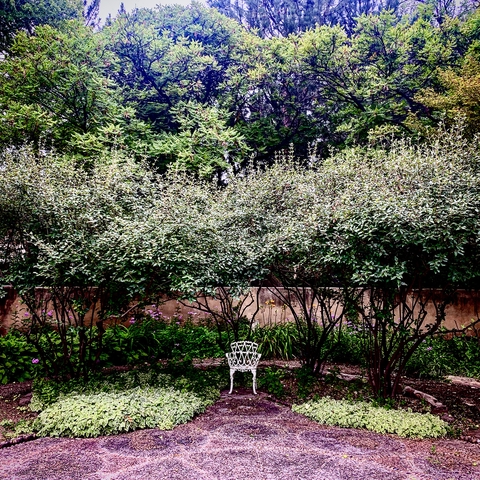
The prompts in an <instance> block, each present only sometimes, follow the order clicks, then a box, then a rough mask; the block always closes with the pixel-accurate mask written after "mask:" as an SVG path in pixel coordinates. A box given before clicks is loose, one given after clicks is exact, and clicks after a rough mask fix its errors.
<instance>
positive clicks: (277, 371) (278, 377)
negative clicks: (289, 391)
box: [258, 367, 286, 398]
mask: <svg viewBox="0 0 480 480" xmlns="http://www.w3.org/2000/svg"><path fill="white" fill-rule="evenodd" d="M285 377H286V374H285V371H284V370H283V369H282V368H274V367H267V368H265V369H262V370H259V375H258V387H259V388H261V389H263V390H266V391H267V392H268V393H270V394H271V395H273V396H275V397H276V398H281V397H283V396H284V395H285V387H284V386H283V384H282V379H284V378H285Z"/></svg>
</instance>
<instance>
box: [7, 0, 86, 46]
mask: <svg viewBox="0 0 480 480" xmlns="http://www.w3.org/2000/svg"><path fill="white" fill-rule="evenodd" d="M82 8H83V2H82V0H1V1H0V52H3V51H5V50H8V48H9V47H10V46H11V43H12V41H13V39H14V37H15V34H16V33H17V32H19V31H27V32H29V33H32V32H33V31H34V30H35V29H36V28H38V27H39V26H41V25H52V26H57V25H59V24H61V23H62V22H64V21H65V20H71V19H78V18H81V16H82Z"/></svg>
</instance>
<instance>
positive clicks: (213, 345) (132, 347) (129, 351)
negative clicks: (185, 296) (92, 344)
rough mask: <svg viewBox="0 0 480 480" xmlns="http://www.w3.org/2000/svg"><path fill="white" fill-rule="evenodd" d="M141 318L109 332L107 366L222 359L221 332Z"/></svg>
mask: <svg viewBox="0 0 480 480" xmlns="http://www.w3.org/2000/svg"><path fill="white" fill-rule="evenodd" d="M177 321H178V323H180V322H179V320H178V317H172V319H171V320H170V321H166V320H157V319H154V318H151V317H150V318H149V317H146V318H143V319H142V318H140V319H138V320H136V321H134V322H135V323H133V324H131V325H130V326H129V327H125V326H123V325H117V326H114V327H111V328H108V329H107V331H106V332H105V335H104V337H103V342H104V349H103V354H102V357H101V358H102V359H103V364H106V365H109V364H112V365H136V364H140V363H142V362H149V363H153V362H155V361H157V360H158V359H180V358H189V359H193V358H212V357H222V356H223V355H224V352H223V350H221V349H220V348H219V346H218V338H217V335H218V334H217V332H215V331H214V330H213V329H211V328H207V327H206V326H202V325H198V326H197V325H194V324H192V323H187V324H185V325H183V326H181V325H179V324H177Z"/></svg>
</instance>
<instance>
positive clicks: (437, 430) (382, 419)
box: [292, 397, 447, 438]
mask: <svg viewBox="0 0 480 480" xmlns="http://www.w3.org/2000/svg"><path fill="white" fill-rule="evenodd" d="M292 409H293V411H294V412H297V413H301V414H303V415H306V416H307V417H309V418H311V419H313V420H315V421H317V422H319V423H322V424H324V425H335V426H339V427H350V428H366V429H367V430H372V431H374V432H378V433H394V434H396V435H399V436H401V437H413V438H427V437H434V438H437V437H443V436H445V435H446V434H447V423H445V422H444V421H443V420H441V419H440V418H438V417H436V416H434V415H431V414H421V413H413V412H408V411H404V410H403V411H402V410H385V409H384V408H381V407H374V406H372V405H371V404H368V403H365V402H355V403H353V402H348V401H342V400H334V399H331V398H328V397H326V398H322V399H320V400H317V401H312V402H306V403H303V404H301V405H294V406H293V407H292Z"/></svg>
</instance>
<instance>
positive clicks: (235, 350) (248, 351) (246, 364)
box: [225, 341, 262, 395]
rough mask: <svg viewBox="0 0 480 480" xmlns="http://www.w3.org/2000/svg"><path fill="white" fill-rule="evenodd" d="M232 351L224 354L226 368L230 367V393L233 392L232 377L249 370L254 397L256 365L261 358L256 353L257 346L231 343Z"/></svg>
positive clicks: (255, 344)
mask: <svg viewBox="0 0 480 480" xmlns="http://www.w3.org/2000/svg"><path fill="white" fill-rule="evenodd" d="M230 347H231V349H232V351H231V352H229V353H226V354H225V355H226V356H227V360H228V366H229V367H230V392H228V393H232V390H233V375H234V374H235V372H236V371H237V370H238V371H240V372H246V371H248V370H250V371H251V372H252V376H253V393H254V394H255V395H256V394H257V391H256V388H257V365H258V362H259V361H260V357H261V356H262V355H261V354H260V353H257V349H258V344H257V343H255V342H246V341H245V342H233V343H232V344H231V345H230Z"/></svg>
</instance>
